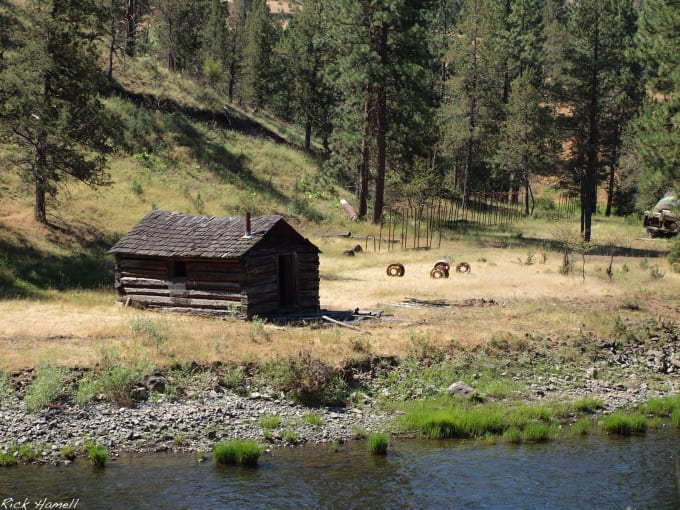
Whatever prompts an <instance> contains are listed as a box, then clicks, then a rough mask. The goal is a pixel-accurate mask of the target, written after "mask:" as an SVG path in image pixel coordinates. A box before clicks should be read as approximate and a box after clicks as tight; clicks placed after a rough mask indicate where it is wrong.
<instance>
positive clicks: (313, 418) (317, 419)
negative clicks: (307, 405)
mask: <svg viewBox="0 0 680 510" xmlns="http://www.w3.org/2000/svg"><path fill="white" fill-rule="evenodd" d="M302 422H303V423H306V424H307V425H313V426H315V427H318V426H319V425H321V414H320V413H314V412H311V413H307V414H305V415H304V416H303V417H302Z"/></svg>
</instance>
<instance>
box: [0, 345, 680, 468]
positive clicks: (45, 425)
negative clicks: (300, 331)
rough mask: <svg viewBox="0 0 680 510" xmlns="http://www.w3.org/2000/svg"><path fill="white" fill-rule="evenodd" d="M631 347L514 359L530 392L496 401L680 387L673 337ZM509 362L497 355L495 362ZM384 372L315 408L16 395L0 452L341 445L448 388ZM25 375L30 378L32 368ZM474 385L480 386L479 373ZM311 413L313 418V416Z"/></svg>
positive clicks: (512, 373) (271, 395)
mask: <svg viewBox="0 0 680 510" xmlns="http://www.w3.org/2000/svg"><path fill="white" fill-rule="evenodd" d="M629 347H630V348H628V349H625V350H622V349H620V348H618V349H614V350H612V349H610V348H609V347H607V346H606V345H600V346H599V348H598V354H597V355H596V356H590V357H589V360H588V361H587V362H586V363H588V364H585V363H584V362H583V361H585V360H583V361H581V362H578V361H577V362H571V363H565V364H563V365H561V366H556V367H552V369H551V370H548V371H546V370H545V367H543V369H542V370H540V371H539V370H536V369H535V367H530V368H527V367H526V366H525V367H523V368H518V367H517V366H515V365H514V363H513V362H512V361H506V362H505V363H506V366H505V371H503V372H501V373H500V376H501V377H504V378H505V379H508V378H511V379H514V380H516V381H517V383H518V386H519V387H520V388H522V389H521V390H519V391H517V392H515V393H514V394H513V395H511V396H506V397H502V396H501V397H494V396H491V397H490V398H489V399H490V400H501V401H502V400H505V399H507V400H511V401H514V402H517V401H525V402H541V401H543V402H553V401H561V402H574V401H577V400H579V399H584V398H597V399H600V400H601V402H602V403H603V408H602V409H601V410H599V411H598V412H600V413H609V412H612V411H615V410H619V409H636V408H638V406H639V405H641V404H644V403H646V402H647V401H648V400H649V399H651V398H659V397H665V396H670V395H677V394H678V393H680V355H678V352H677V349H676V344H675V342H669V343H665V342H664V345H659V343H657V345H655V346H654V348H652V349H650V348H649V346H645V347H644V348H643V346H642V345H638V344H631V345H630V346H629ZM593 357H594V358H596V360H594V359H593ZM502 359H503V356H499V357H498V358H496V361H497V362H499V361H500V360H502ZM508 359H511V357H509V358H508ZM531 363H533V362H532V361H531V360H530V361H529V364H531ZM385 370H390V371H394V372H395V373H394V374H392V375H393V376H394V375H396V377H391V378H389V379H391V382H388V378H386V377H380V376H377V375H376V372H375V370H372V371H370V370H369V371H368V372H361V373H355V374H354V375H353V376H352V377H354V378H355V379H357V378H358V379H361V382H362V384H363V388H364V390H365V391H362V392H358V393H357V394H356V395H355V396H354V398H351V399H349V402H348V403H347V405H346V406H345V407H310V406H305V405H300V404H295V403H292V402H290V401H288V400H287V399H286V398H285V395H284V394H283V393H280V392H275V391H273V390H272V391H258V389H256V388H253V387H250V386H247V387H246V388H240V391H238V392H236V391H231V390H229V389H226V388H222V387H220V386H219V385H216V384H215V383H214V381H213V382H212V383H207V384H206V386H205V388H203V389H199V390H198V391H192V392H190V393H189V394H188V395H182V396H180V397H173V398H170V397H169V396H167V395H165V394H163V393H154V394H153V398H148V395H143V397H145V398H142V399H140V400H139V401H135V402H132V401H131V402H130V404H129V405H127V406H120V405H117V404H115V403H112V402H109V401H107V400H101V399H100V400H98V401H96V402H94V403H91V404H88V405H86V406H83V407H80V406H77V405H76V404H74V403H73V402H71V401H70V400H65V401H63V402H60V403H59V404H56V405H50V406H48V407H47V408H45V409H42V410H40V411H39V412H36V413H29V412H27V411H26V407H25V404H24V402H23V399H22V395H21V394H14V395H12V396H9V397H7V396H5V397H4V398H3V399H0V453H6V452H8V451H10V450H11V449H14V450H16V448H17V447H21V446H22V445H28V446H31V447H32V448H33V449H34V450H36V449H37V450H38V451H39V452H40V453H39V456H38V458H37V459H35V460H34V461H35V462H46V463H69V462H70V461H69V460H66V459H64V458H63V455H62V451H61V450H62V448H64V447H68V448H71V449H73V451H76V452H81V451H83V450H84V447H85V445H86V443H87V442H88V441H91V442H94V443H95V444H97V445H99V446H102V447H104V448H106V449H108V451H109V453H110V454H111V455H112V456H115V455H117V454H118V453H119V452H140V453H141V452H165V451H173V452H196V453H197V454H200V453H204V454H207V453H208V452H210V451H211V449H212V446H213V445H214V444H215V443H217V442H220V441H224V440H228V439H235V438H239V439H254V440H256V441H258V442H260V443H261V444H266V445H269V446H270V447H280V446H292V445H298V444H305V443H329V444H330V443H334V442H337V443H342V442H345V441H349V440H351V439H355V438H360V437H363V436H365V435H366V434H369V433H371V432H385V431H388V432H389V431H394V430H395V429H394V427H393V424H394V419H395V415H394V414H390V413H388V412H385V411H381V406H379V405H378V401H379V400H388V401H389V400H390V399H391V398H394V399H395V400H404V399H412V398H420V397H425V396H434V395H437V394H441V393H444V392H446V391H447V388H446V387H443V388H442V387H440V388H436V387H432V386H431V385H430V386H428V385H426V384H425V383H422V384H420V383H419V381H420V378H419V375H420V374H417V375H416V377H412V380H413V381H415V382H416V386H413V387H410V388H409V389H408V390H406V391H405V390H404V387H403V385H402V386H401V387H399V389H397V387H396V386H395V385H394V382H395V380H404V378H407V377H409V376H408V374H406V368H405V367H401V366H399V365H397V364H395V365H393V366H390V367H389V368H386V369H385ZM411 370H413V367H411ZM417 370H420V369H417ZM383 375H384V374H383ZM23 377H24V379H26V378H28V376H27V374H24V376H23ZM452 377H453V376H452ZM451 382H452V383H453V382H456V379H455V378H452V380H451ZM468 382H470V381H468ZM471 384H472V390H473V391H476V388H474V387H475V384H476V382H475V376H473V377H472V381H471ZM147 386H148V381H147ZM144 389H145V388H144V387H141V388H137V390H140V391H142V392H143V391H144ZM398 392H400V393H398ZM310 415H314V418H315V419H314V420H311V419H309V417H310ZM271 416H276V417H278V418H277V424H276V425H275V426H273V427H272V428H271V429H267V430H265V428H264V427H263V424H262V420H261V418H266V417H271Z"/></svg>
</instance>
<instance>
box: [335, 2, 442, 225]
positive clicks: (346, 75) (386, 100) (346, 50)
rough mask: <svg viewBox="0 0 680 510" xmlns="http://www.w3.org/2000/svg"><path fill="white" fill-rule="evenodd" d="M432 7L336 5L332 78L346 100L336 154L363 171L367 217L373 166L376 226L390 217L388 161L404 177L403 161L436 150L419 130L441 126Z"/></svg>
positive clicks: (362, 208) (339, 111)
mask: <svg viewBox="0 0 680 510" xmlns="http://www.w3.org/2000/svg"><path fill="white" fill-rule="evenodd" d="M431 5H432V3H431V2H429V1H423V0H420V1H411V2H408V1H406V0H390V1H377V0H336V2H334V3H333V5H332V6H331V7H330V8H329V9H328V12H329V13H330V16H331V20H330V25H331V27H332V28H331V32H332V35H331V37H332V40H333V42H334V44H335V45H336V50H335V55H336V58H335V60H334V62H333V66H332V69H330V70H329V76H330V78H331V82H332V85H333V87H334V88H335V90H337V91H338V93H339V94H340V95H341V100H340V104H339V105H338V107H337V108H336V110H335V112H336V118H335V123H334V132H333V138H334V140H333V143H334V145H335V147H334V150H335V154H336V156H339V157H340V158H342V159H343V160H344V166H345V167H349V168H355V169H357V170H358V176H359V180H358V181H359V182H358V198H359V211H358V212H359V214H360V215H361V216H364V215H365V214H366V213H367V200H368V189H369V186H368V181H369V173H370V168H373V185H374V197H373V198H374V200H373V214H372V221H373V222H374V223H377V222H379V221H380V219H381V217H382V212H383V206H384V200H385V196H384V195H385V182H386V176H387V170H388V162H389V163H390V167H391V169H392V170H394V171H398V167H396V166H395V165H394V163H395V162H398V161H400V162H401V164H408V163H409V162H410V161H412V160H413V158H414V156H415V155H416V154H418V153H423V154H426V153H427V150H428V149H429V147H425V146H424V144H423V143H422V141H423V138H422V137H421V136H419V135H418V130H419V129H421V128H422V129H423V132H425V133H426V132H427V131H428V127H429V126H431V125H433V124H434V112H433V110H432V104H433V91H432V88H431V83H432V80H431V76H430V75H429V73H430V72H431V71H432V69H434V65H433V55H432V53H431V47H432V45H431V44H430V40H429V31H428V30H427V28H428V27H427V26H426V20H427V16H426V14H427V10H428V9H429V8H430V6H431ZM407 118H408V122H406V121H405V119H407ZM410 135H413V136H410ZM373 153H374V154H375V155H373Z"/></svg>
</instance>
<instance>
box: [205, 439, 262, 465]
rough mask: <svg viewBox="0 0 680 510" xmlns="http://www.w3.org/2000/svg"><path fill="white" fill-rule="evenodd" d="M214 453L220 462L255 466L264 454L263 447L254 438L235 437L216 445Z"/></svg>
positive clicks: (216, 460)
mask: <svg viewBox="0 0 680 510" xmlns="http://www.w3.org/2000/svg"><path fill="white" fill-rule="evenodd" d="M213 455H214V456H215V462H217V463H218V464H241V465H244V466H255V465H257V461H258V459H259V458H260V455H262V449H261V448H260V446H259V445H258V444H257V443H256V442H255V441H253V440H250V439H233V440H231V441H225V442H223V443H218V444H216V445H214V446H213Z"/></svg>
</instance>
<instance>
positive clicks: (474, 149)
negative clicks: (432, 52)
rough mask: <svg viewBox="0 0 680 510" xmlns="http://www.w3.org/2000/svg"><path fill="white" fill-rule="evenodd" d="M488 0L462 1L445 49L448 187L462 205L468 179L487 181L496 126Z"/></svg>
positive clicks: (497, 89) (470, 183)
mask: <svg viewBox="0 0 680 510" xmlns="http://www.w3.org/2000/svg"><path fill="white" fill-rule="evenodd" d="M490 19H492V15H491V13H490V9H489V1H488V0H466V2H465V3H464V4H463V9H462V12H461V19H460V22H459V24H458V26H457V30H458V32H459V33H458V34H456V35H455V37H453V38H452V42H451V46H450V49H449V57H448V58H449V69H450V74H451V76H450V78H449V81H448V83H447V93H446V96H447V102H446V104H445V105H444V110H443V111H444V115H445V132H444V140H445V142H444V145H445V146H446V147H447V148H448V150H449V152H450V159H451V161H452V163H453V165H452V167H453V168H452V170H453V171H452V185H453V188H454V189H456V190H458V191H459V192H460V193H461V195H462V198H463V204H464V206H465V207H467V204H468V201H469V199H470V194H471V192H472V187H473V180H474V181H477V182H478V183H480V184H481V183H484V182H488V181H489V178H490V170H489V166H488V165H487V161H488V160H489V159H490V158H491V155H492V151H491V147H492V142H491V137H490V136H489V134H490V132H491V131H492V130H493V129H494V128H495V126H496V125H497V120H498V119H494V113H495V112H496V111H497V107H498V104H499V99H500V97H501V94H500V87H499V84H500V83H501V81H500V80H499V79H498V75H497V74H495V73H494V67H493V63H494V61H493V59H492V58H490V55H489V46H490V44H489V41H490V40H491V39H492V38H493V35H492V30H491V29H490V28H491V26H490V25H489V23H488V21H489V20H490Z"/></svg>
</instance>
